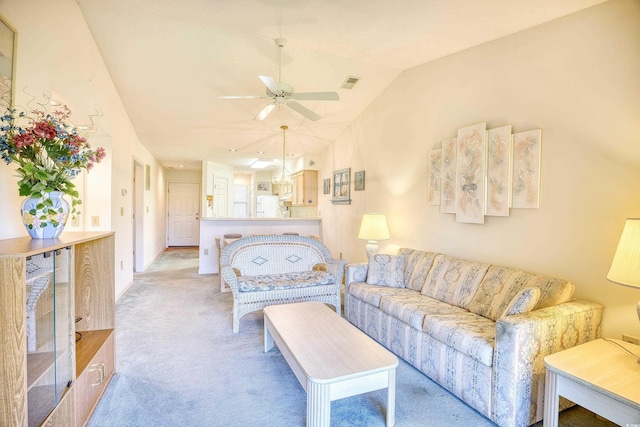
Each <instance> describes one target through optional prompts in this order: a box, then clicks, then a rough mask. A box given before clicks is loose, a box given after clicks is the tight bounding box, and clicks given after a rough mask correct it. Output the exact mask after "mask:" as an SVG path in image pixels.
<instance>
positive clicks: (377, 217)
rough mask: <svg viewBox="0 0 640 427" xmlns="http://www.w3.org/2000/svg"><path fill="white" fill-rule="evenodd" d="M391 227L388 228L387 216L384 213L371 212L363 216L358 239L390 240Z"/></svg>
mask: <svg viewBox="0 0 640 427" xmlns="http://www.w3.org/2000/svg"><path fill="white" fill-rule="evenodd" d="M390 238H391V236H390V235H389V229H388V228H387V218H386V217H385V216H384V214H379V213H369V214H364V215H363V216H362V223H361V224H360V232H359V233H358V239H363V240H388V239H390Z"/></svg>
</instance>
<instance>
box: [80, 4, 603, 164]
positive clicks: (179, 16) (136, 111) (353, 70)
mask: <svg viewBox="0 0 640 427" xmlns="http://www.w3.org/2000/svg"><path fill="white" fill-rule="evenodd" d="M76 1H77V2H78V4H79V6H80V9H81V11H82V13H83V14H84V16H85V19H86V21H87V24H88V26H89V28H90V30H91V33H92V34H93V37H94V39H95V41H96V43H97V45H98V48H99V49H100V52H101V54H102V56H103V58H104V61H105V63H106V66H107V68H108V69H109V72H110V74H111V77H112V79H113V81H114V84H115V86H116V88H117V90H118V92H119V93H120V96H121V98H122V100H123V102H124V105H125V107H126V109H127V111H128V114H129V117H130V119H131V120H132V122H133V125H134V127H135V129H136V132H137V134H138V137H139V139H140V141H141V142H142V143H143V144H144V145H145V146H146V147H147V148H148V149H149V150H150V151H151V152H152V153H153V155H154V156H155V157H156V158H157V159H158V160H159V161H160V162H161V163H162V164H163V165H164V166H165V167H167V168H178V167H179V165H184V166H185V168H186V169H199V168H200V164H201V161H202V160H212V161H215V162H219V163H226V164H230V165H233V166H234V167H236V168H238V169H243V168H247V167H248V165H249V164H250V163H251V162H252V161H253V160H255V159H256V158H259V157H261V158H273V159H276V163H278V162H277V159H280V158H281V156H282V131H281V130H280V126H281V125H283V124H286V125H288V126H289V130H288V131H287V152H288V153H290V154H293V155H303V154H309V155H314V154H315V155H317V154H320V153H322V152H323V151H324V150H325V149H326V147H327V146H328V145H329V144H330V143H331V142H333V141H334V140H335V139H336V138H337V137H338V136H339V135H340V134H341V133H342V132H343V131H344V130H345V129H346V127H347V126H348V125H349V124H350V123H351V122H352V121H353V120H354V119H355V118H356V117H358V115H360V114H361V113H362V112H363V111H364V110H365V109H366V108H367V106H369V105H370V104H371V103H372V102H373V101H374V100H375V99H376V98H377V97H378V96H379V95H380V94H381V93H382V92H383V91H384V90H385V89H386V88H388V87H389V85H390V84H391V83H392V82H393V80H394V79H396V78H397V77H398V76H399V75H400V74H401V73H402V72H403V71H404V70H406V69H409V68H412V67H415V66H417V65H420V64H423V63H425V62H429V61H432V60H434V59H437V58H440V57H443V56H446V55H450V54H452V53H455V52H458V51H461V50H464V49H467V48H470V47H473V46H475V45H478V44H481V43H484V42H487V41H490V40H493V39H496V38H499V37H502V36H505V35H508V34H511V33H514V32H516V31H520V30H523V29H525V28H529V27H532V26H535V25H539V24H541V23H543V22H546V21H549V20H552V19H556V18H559V17H561V16H564V15H567V14H570V13H573V12H576V11H578V10H580V9H584V8H586V7H590V6H593V5H595V4H597V3H601V2H602V1H603V0H562V1H558V0H483V1H477V0H403V1H389V0H349V1H338V0H233V1H230V0H153V1H150V0H110V1H104V0H76ZM276 38H284V39H286V40H287V44H286V46H285V47H284V48H283V50H282V81H283V82H286V83H288V84H290V85H291V86H293V87H294V89H295V91H296V92H316V91H322V92H325V91H335V92H337V93H338V94H339V96H340V100H339V101H299V102H300V104H302V105H304V106H305V107H307V108H309V109H311V110H312V111H314V112H316V113H317V114H319V115H320V116H322V118H321V119H319V120H317V121H311V120H309V119H307V118H305V117H303V116H302V115H300V114H299V113H297V112H296V111H294V110H292V109H290V108H288V107H287V106H286V105H279V106H277V107H276V108H275V109H274V111H273V112H272V113H271V114H270V115H269V116H268V117H267V118H266V119H265V120H262V121H256V120H253V118H254V116H255V115H256V114H257V113H258V112H259V111H261V110H262V108H263V107H264V106H265V105H266V104H268V103H269V102H271V100H269V99H234V100H229V99H220V98H217V97H219V96H226V95H264V94H265V86H264V84H263V83H262V82H261V80H260V79H259V78H258V76H259V75H266V76H271V77H273V78H274V79H275V80H276V81H277V80H278V75H279V67H278V60H279V50H278V49H279V48H278V47H277V46H276V43H275V42H274V39H276ZM348 76H356V77H359V78H360V81H359V82H358V83H357V84H356V86H355V87H354V88H353V89H351V90H348V89H343V88H341V85H342V84H343V82H344V81H345V79H346V78H347V77H348ZM230 149H234V150H237V151H230ZM259 152H262V153H259Z"/></svg>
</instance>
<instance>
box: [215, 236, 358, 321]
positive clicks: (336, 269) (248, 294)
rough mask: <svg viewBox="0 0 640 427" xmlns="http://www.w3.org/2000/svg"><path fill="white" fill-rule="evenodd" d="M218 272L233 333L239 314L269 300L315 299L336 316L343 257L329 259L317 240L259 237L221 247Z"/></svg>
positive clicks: (250, 310)
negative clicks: (229, 302)
mask: <svg viewBox="0 0 640 427" xmlns="http://www.w3.org/2000/svg"><path fill="white" fill-rule="evenodd" d="M220 264H221V272H222V276H223V278H224V280H225V281H226V282H227V284H228V285H229V287H230V288H231V292H232V293H233V333H238V331H239V330H240V318H241V317H242V316H244V315H245V314H247V313H251V312H252V311H256V310H261V309H263V308H264V307H267V306H269V305H275V304H287V303H293V302H302V301H319V302H324V303H327V304H330V305H333V306H334V307H335V308H336V313H338V314H340V306H341V298H340V288H341V286H342V278H343V275H344V267H345V265H346V264H347V262H346V261H345V260H338V259H333V258H332V257H331V254H330V253H329V249H327V247H326V246H325V245H324V244H323V243H322V242H320V241H318V240H316V239H313V238H310V237H303V236H293V235H261V236H248V237H243V238H241V239H238V240H236V241H235V242H232V243H230V244H229V245H228V246H225V247H224V248H223V249H222V255H221V256H220Z"/></svg>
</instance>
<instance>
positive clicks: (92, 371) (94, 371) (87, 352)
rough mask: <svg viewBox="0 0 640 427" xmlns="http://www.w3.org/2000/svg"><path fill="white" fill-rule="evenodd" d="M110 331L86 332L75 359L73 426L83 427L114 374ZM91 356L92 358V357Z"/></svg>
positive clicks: (111, 331) (111, 334) (111, 333)
mask: <svg viewBox="0 0 640 427" xmlns="http://www.w3.org/2000/svg"><path fill="white" fill-rule="evenodd" d="M113 339H114V337H113V329H102V330H99V331H86V332H83V333H82V339H81V340H80V341H78V346H77V351H78V353H77V355H78V356H77V359H76V375H77V378H76V382H75V385H74V391H75V396H76V399H75V401H76V426H83V425H85V424H86V423H87V421H88V420H89V416H90V415H91V413H92V412H93V410H94V408H95V407H96V405H97V404H98V401H99V400H100V397H101V396H102V393H103V392H104V390H105V389H106V388H107V384H109V381H110V380H111V378H112V377H113V372H114V345H113ZM91 356H93V357H91Z"/></svg>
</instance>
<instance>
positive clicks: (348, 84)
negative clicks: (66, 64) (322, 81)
mask: <svg viewBox="0 0 640 427" xmlns="http://www.w3.org/2000/svg"><path fill="white" fill-rule="evenodd" d="M359 81H360V77H356V76H349V77H347V78H346V80H345V81H344V83H342V86H340V87H341V88H343V89H353V87H354V86H355V85H356V83H358V82H359Z"/></svg>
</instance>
